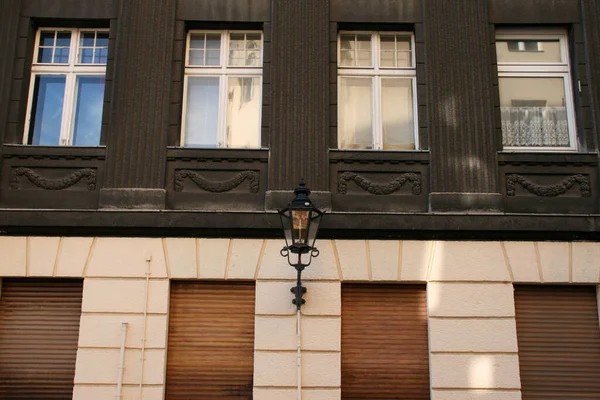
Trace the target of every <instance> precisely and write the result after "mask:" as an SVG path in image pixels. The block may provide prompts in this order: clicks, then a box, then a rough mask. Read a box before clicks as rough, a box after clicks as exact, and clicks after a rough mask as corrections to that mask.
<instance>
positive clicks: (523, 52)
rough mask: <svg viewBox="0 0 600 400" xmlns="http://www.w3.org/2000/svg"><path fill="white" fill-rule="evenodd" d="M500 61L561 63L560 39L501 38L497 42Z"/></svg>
mask: <svg viewBox="0 0 600 400" xmlns="http://www.w3.org/2000/svg"><path fill="white" fill-rule="evenodd" d="M496 54H497V56H498V62H499V63H561V62H566V60H563V59H562V55H561V51H560V41H559V40H558V39H555V40H526V39H523V40H521V39H516V40H507V39H499V40H498V41H497V42H496Z"/></svg>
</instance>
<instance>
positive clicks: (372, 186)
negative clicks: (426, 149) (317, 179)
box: [338, 172, 421, 196]
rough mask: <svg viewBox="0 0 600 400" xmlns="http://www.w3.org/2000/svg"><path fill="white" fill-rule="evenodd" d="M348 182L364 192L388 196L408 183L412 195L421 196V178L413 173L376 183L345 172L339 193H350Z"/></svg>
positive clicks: (340, 181)
mask: <svg viewBox="0 0 600 400" xmlns="http://www.w3.org/2000/svg"><path fill="white" fill-rule="evenodd" d="M348 181H353V182H354V183H356V184H357V185H358V187H360V188H361V189H362V190H364V191H366V192H369V193H371V194H374V195H388V194H391V193H394V192H395V191H397V190H398V189H400V188H401V187H402V186H404V185H405V184H406V183H409V184H410V185H411V193H412V194H413V195H415V196H418V195H420V194H421V177H420V175H419V174H415V173H412V172H409V173H404V174H401V175H400V176H398V177H396V178H394V179H392V180H390V181H387V182H374V181H372V180H370V179H368V178H367V177H365V176H362V175H359V174H357V173H356V172H344V173H343V174H341V175H340V177H339V180H338V193H339V194H342V195H345V194H347V193H348Z"/></svg>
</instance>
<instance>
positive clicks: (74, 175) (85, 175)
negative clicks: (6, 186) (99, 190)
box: [10, 167, 96, 191]
mask: <svg viewBox="0 0 600 400" xmlns="http://www.w3.org/2000/svg"><path fill="white" fill-rule="evenodd" d="M59 171H60V170H59ZM82 179H86V181H87V185H86V188H87V190H90V191H92V190H96V170H95V169H92V168H82V169H78V170H76V171H74V172H71V173H70V174H68V175H63V176H60V177H48V176H44V175H42V174H41V173H39V172H37V171H35V170H33V169H31V168H25V167H18V168H13V169H12V171H11V181H10V188H11V189H12V190H20V189H23V182H24V180H27V181H29V182H30V183H31V184H33V185H34V186H36V187H38V188H40V189H43V190H64V189H67V188H70V187H72V186H74V185H76V184H77V183H78V182H79V181H81V180H82Z"/></svg>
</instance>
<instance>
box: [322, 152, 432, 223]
mask: <svg viewBox="0 0 600 400" xmlns="http://www.w3.org/2000/svg"><path fill="white" fill-rule="evenodd" d="M330 158H331V160H330V190H331V207H332V209H333V210H334V211H352V212H355V211H356V212H361V211H368V212H394V211H395V212H426V211H427V200H428V194H429V153H428V152H423V151H411V152H385V151H377V152H374V151H345V150H340V151H332V152H331V154H330Z"/></svg>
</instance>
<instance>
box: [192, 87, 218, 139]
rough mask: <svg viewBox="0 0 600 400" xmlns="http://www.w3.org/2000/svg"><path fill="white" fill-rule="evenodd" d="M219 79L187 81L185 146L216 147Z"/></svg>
mask: <svg viewBox="0 0 600 400" xmlns="http://www.w3.org/2000/svg"><path fill="white" fill-rule="evenodd" d="M218 113H219V78H217V77H193V78H189V79H188V92H187V109H186V115H185V144H184V145H185V146H188V147H212V148H214V147H217V127H218V119H217V116H218Z"/></svg>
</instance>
